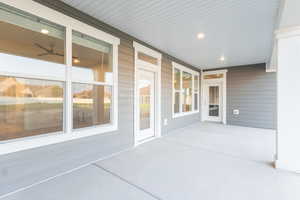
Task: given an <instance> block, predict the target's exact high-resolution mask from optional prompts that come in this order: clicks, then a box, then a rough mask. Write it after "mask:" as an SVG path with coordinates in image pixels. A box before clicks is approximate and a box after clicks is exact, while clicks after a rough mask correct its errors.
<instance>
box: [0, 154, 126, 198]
mask: <svg viewBox="0 0 300 200" xmlns="http://www.w3.org/2000/svg"><path fill="white" fill-rule="evenodd" d="M131 149H132V148H128V149H124V150H122V151H119V152H116V153H113V154H110V155H108V156H104V157H101V158H99V159H96V160H93V161H90V162H88V163H86V164H82V165H80V166H78V167H75V168H72V169H70V170H67V171H65V172H62V173H59V174H56V175H54V176H51V177H48V178H45V179H42V180H41V181H37V182H35V183H32V184H30V185H27V186H24V187H21V188H19V189H16V190H14V191H12V192H8V193H6V194H3V195H1V194H0V199H4V198H7V197H9V196H11V195H14V194H16V193H19V192H23V191H25V190H28V189H30V188H32V187H35V186H37V185H41V184H43V183H46V182H48V181H51V180H53V179H55V178H58V177H61V176H64V175H67V174H70V173H72V172H74V171H77V170H80V169H82V168H84V167H87V166H90V165H93V164H94V163H95V162H99V161H102V160H105V159H109V158H112V157H114V156H116V155H119V154H121V153H123V152H126V151H129V150H131Z"/></svg>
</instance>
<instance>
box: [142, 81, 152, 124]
mask: <svg viewBox="0 0 300 200" xmlns="http://www.w3.org/2000/svg"><path fill="white" fill-rule="evenodd" d="M151 84H152V82H151V80H147V79H145V78H144V79H140V80H139V95H140V96H139V104H140V130H144V129H148V128H150V126H151V122H150V121H151V119H150V118H151V106H153V105H151V98H153V97H152V96H151V95H153V94H151V93H153V92H152V91H151V90H152V88H153V85H151ZM151 87H152V88H151ZM152 100H153V99H152Z"/></svg>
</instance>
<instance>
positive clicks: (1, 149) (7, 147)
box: [0, 0, 120, 155]
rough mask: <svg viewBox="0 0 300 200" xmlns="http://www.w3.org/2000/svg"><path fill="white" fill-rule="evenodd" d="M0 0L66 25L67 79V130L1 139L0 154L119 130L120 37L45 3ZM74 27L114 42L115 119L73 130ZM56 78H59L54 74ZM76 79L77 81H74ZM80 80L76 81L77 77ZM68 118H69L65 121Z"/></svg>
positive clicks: (65, 122) (65, 126)
mask: <svg viewBox="0 0 300 200" xmlns="http://www.w3.org/2000/svg"><path fill="white" fill-rule="evenodd" d="M0 2H2V3H4V4H6V5H9V6H12V7H15V8H17V9H20V10H22V11H25V12H27V13H30V14H32V15H35V16H37V17H41V18H43V19H46V20H48V21H51V22H53V23H55V24H58V25H61V26H64V27H65V30H66V38H65V44H66V50H65V51H66V52H65V54H66V58H67V59H66V63H65V66H66V79H64V80H60V79H59V81H64V82H65V97H64V101H65V102H64V103H65V106H64V109H65V110H64V113H65V116H64V128H63V129H64V131H62V132H58V133H49V134H45V135H43V134H42V135H38V136H33V137H24V138H18V139H13V140H7V141H2V142H1V143H0V155H3V154H8V153H13V152H17V151H22V150H27V149H32V148H37V147H42V146H46V145H50V144H56V143H60V142H65V141H70V140H74V139H79V138H83V137H88V136H92V135H99V134H103V133H107V132H112V131H116V130H118V46H119V44H120V39H119V38H117V37H114V36H112V35H110V34H108V33H105V32H103V31H101V30H99V29H96V28H94V27H92V26H89V25H87V24H85V23H83V22H80V21H78V20H76V19H74V18H71V17H69V16H66V15H64V14H62V13H60V12H57V11H55V10H53V9H50V8H48V7H46V6H43V5H41V4H39V3H37V2H34V1H32V0H22V1H20V0H0ZM72 30H75V31H79V32H81V33H83V34H86V35H89V36H91V37H94V38H96V39H99V40H102V41H105V42H107V43H110V44H112V46H113V61H112V62H113V84H108V85H112V88H113V92H112V94H113V105H112V116H113V117H112V123H111V124H105V125H100V126H94V127H89V128H83V129H78V130H77V129H75V130H72V123H73V122H72V119H73V116H72V112H71V111H72V81H71V80H72V79H71V78H72V77H71V66H72ZM0 74H1V75H6V76H17V77H22V78H37V79H42V80H53V77H41V76H34V75H33V76H31V75H28V74H27V75H26V74H19V73H18V74H16V73H5V72H3V73H2V72H0ZM54 80H56V79H55V78H54ZM73 82H74V81H73ZM75 82H77V81H75ZM101 84H103V85H106V84H107V83H99V85H101ZM66 120H67V121H66Z"/></svg>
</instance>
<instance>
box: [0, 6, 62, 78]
mask: <svg viewBox="0 0 300 200" xmlns="http://www.w3.org/2000/svg"><path fill="white" fill-rule="evenodd" d="M0 30H2V31H0V44H1V48H0V59H1V71H7V72H13V73H29V72H30V73H32V74H34V75H45V76H59V77H61V76H62V77H63V76H64V71H65V68H64V65H61V64H64V63H65V62H64V46H65V45H64V43H65V41H64V40H65V39H64V38H65V29H64V28H63V27H61V26H59V25H56V24H53V23H51V22H49V21H46V20H44V19H41V18H38V17H35V16H33V15H30V14H27V13H25V12H23V11H19V10H16V9H14V8H11V7H8V6H5V5H4V4H0ZM4 30H5V31H4ZM7 54H12V55H17V56H22V57H27V58H22V57H15V56H9V55H7ZM28 58H33V59H28ZM36 59H38V60H36ZM40 60H43V61H49V62H50V63H48V62H41V61H40ZM54 63H59V64H60V65H57V64H54Z"/></svg>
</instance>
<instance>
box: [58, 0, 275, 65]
mask: <svg viewBox="0 0 300 200" xmlns="http://www.w3.org/2000/svg"><path fill="white" fill-rule="evenodd" d="M62 1H63V2H65V3H67V4H69V5H71V6H73V7H75V8H77V9H79V10H81V11H83V12H85V13H87V14H89V15H91V16H93V17H95V18H97V19H99V20H101V21H103V22H105V23H108V24H110V25H112V26H114V27H116V28H118V29H120V30H122V31H124V32H127V33H128V34H130V35H132V36H134V37H136V38H138V39H140V40H142V41H144V42H147V43H148V44H151V45H152V46H154V47H156V48H158V49H161V50H163V51H165V52H166V53H168V54H170V55H172V56H174V57H176V58H178V59H181V60H183V61H185V62H187V63H189V64H192V65H194V66H196V67H199V68H203V69H207V68H218V67H227V66H237V65H246V64H255V63H262V62H268V61H269V59H270V55H271V52H272V43H273V31H274V27H275V22H276V19H277V10H278V7H279V4H280V0H151V1H149V0H84V1H82V0H62ZM199 32H203V33H205V39H203V40H198V39H197V37H196V36H197V33H199ZM222 55H223V56H225V59H226V60H225V62H221V61H220V60H219V59H220V57H221V56H222Z"/></svg>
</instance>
